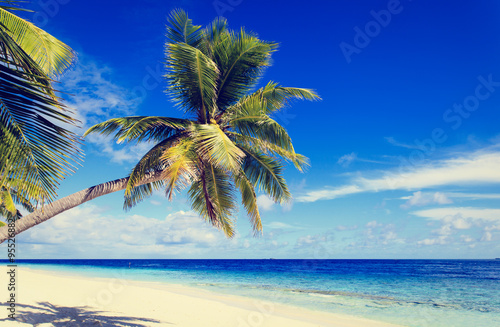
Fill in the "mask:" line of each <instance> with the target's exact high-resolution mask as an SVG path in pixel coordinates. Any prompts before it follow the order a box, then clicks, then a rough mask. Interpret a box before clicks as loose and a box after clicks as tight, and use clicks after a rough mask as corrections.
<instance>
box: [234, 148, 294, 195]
mask: <svg viewBox="0 0 500 327" xmlns="http://www.w3.org/2000/svg"><path fill="white" fill-rule="evenodd" d="M240 147H241V149H242V150H243V152H245V154H246V155H247V156H246V158H245V162H244V164H243V170H244V172H245V175H246V176H247V177H248V179H249V180H250V181H251V182H252V183H253V184H254V185H255V186H257V187H259V189H261V190H263V191H264V192H266V193H267V194H268V195H269V196H270V197H271V198H272V199H273V200H274V201H275V202H278V203H285V202H287V201H289V200H291V198H292V195H291V194H290V191H289V190H288V186H287V185H286V182H285V179H284V178H283V165H282V164H281V163H280V162H279V160H276V159H273V158H271V157H269V156H267V155H265V154H263V153H262V152H259V151H256V150H254V149H251V148H249V147H247V146H240Z"/></svg>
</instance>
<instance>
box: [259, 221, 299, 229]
mask: <svg viewBox="0 0 500 327" xmlns="http://www.w3.org/2000/svg"><path fill="white" fill-rule="evenodd" d="M264 227H267V228H272V229H284V228H297V227H295V226H292V225H289V224H286V223H282V222H280V221H272V222H270V223H269V224H264Z"/></svg>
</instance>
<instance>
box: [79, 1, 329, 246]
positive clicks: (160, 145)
mask: <svg viewBox="0 0 500 327" xmlns="http://www.w3.org/2000/svg"><path fill="white" fill-rule="evenodd" d="M165 48H166V50H165V52H166V71H167V72H166V74H165V79H166V82H167V89H166V93H167V95H169V97H170V98H171V99H172V100H173V102H174V103H175V104H176V106H178V107H179V108H180V109H181V110H182V111H183V112H184V114H185V115H184V116H185V117H186V118H168V117H158V116H154V117H148V116H133V117H124V118H114V119H110V120H108V121H105V122H103V123H100V124H97V125H95V126H93V127H91V128H90V129H89V130H88V131H87V132H86V134H89V133H95V132H99V133H102V134H105V135H113V136H114V138H115V139H116V140H117V141H119V142H140V141H148V142H154V144H155V145H154V146H153V147H152V148H151V149H150V150H149V151H148V152H147V153H146V154H145V155H144V156H143V157H142V158H141V159H140V161H139V162H138V163H137V164H136V165H135V167H134V168H133V169H132V171H131V173H130V176H129V179H128V183H127V186H126V188H125V204H124V207H125V208H126V209H129V208H131V207H133V206H134V205H135V204H137V203H138V202H139V201H141V200H142V199H144V198H145V197H146V196H149V195H151V194H152V192H153V191H154V190H156V189H159V188H163V189H164V190H165V193H166V196H167V197H168V198H169V199H172V197H173V195H174V194H175V193H176V192H178V191H181V190H183V189H185V188H188V197H189V200H190V202H191V205H192V208H193V209H194V210H195V211H196V212H197V213H198V214H199V215H201V216H202V217H203V218H205V219H206V220H208V221H209V222H210V223H211V224H212V225H214V226H215V227H217V228H219V229H222V230H223V231H224V233H225V234H226V235H227V236H228V237H232V236H233V235H234V221H233V217H234V215H235V211H236V210H237V207H238V205H237V197H236V195H237V193H238V192H240V193H241V198H242V204H243V207H244V208H245V209H246V212H247V213H248V216H249V218H250V221H251V224H252V227H253V229H254V232H259V231H261V230H262V224H261V219H260V214H259V209H258V207H257V196H256V191H255V188H256V187H257V188H258V190H260V191H263V192H265V193H266V194H267V195H268V196H269V197H270V198H272V199H273V200H274V201H275V202H277V203H283V202H286V201H288V200H290V199H291V194H290V191H289V190H288V187H287V185H286V182H285V179H284V178H283V168H284V162H285V161H289V162H292V163H293V164H294V165H295V166H296V167H297V168H298V169H299V170H302V169H303V168H304V167H305V166H306V165H307V158H306V157H304V156H302V155H300V154H298V153H296V152H295V150H294V148H293V145H292V141H291V138H290V136H289V135H288V134H287V132H286V130H285V129H284V128H283V127H282V126H280V124H278V123H277V122H276V121H275V120H273V119H272V118H271V116H272V114H273V113H275V112H276V111H278V110H280V109H281V108H283V107H284V106H285V105H287V103H288V102H289V101H290V100H292V99H294V98H298V99H308V100H313V99H319V97H318V96H317V95H316V93H315V92H314V91H312V90H309V89H303V88H295V87H282V86H280V85H278V84H277V83H273V82H269V83H267V85H265V86H264V87H261V88H259V89H257V90H255V88H256V84H257V82H258V80H259V78H260V77H261V76H262V75H263V72H264V69H265V68H266V67H267V66H269V65H270V58H271V54H272V53H273V52H274V51H275V50H276V49H277V44H276V43H273V42H267V41H262V40H260V39H259V38H258V37H257V36H256V35H255V34H253V33H248V32H246V31H245V30H244V29H240V30H239V31H233V30H230V29H229V28H228V25H227V22H226V20H225V19H224V18H218V19H216V20H214V21H213V22H212V23H211V24H210V25H208V26H207V27H205V28H202V27H201V26H196V25H193V24H192V21H191V19H189V18H188V16H187V14H186V13H185V12H184V11H182V10H174V11H173V12H172V13H171V15H170V18H169V20H168V25H167V42H166V47H165ZM252 90H253V92H252ZM151 173H160V174H161V175H160V176H161V177H160V178H159V179H158V180H156V181H154V182H150V183H146V184H142V183H141V181H143V180H144V179H145V177H146V176H147V175H148V174H151Z"/></svg>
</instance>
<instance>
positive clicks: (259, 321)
mask: <svg viewBox="0 0 500 327" xmlns="http://www.w3.org/2000/svg"><path fill="white" fill-rule="evenodd" d="M5 270H6V268H5V267H4V269H3V271H4V272H3V273H2V274H1V276H2V277H1V279H0V285H1V286H0V289H1V290H2V291H1V297H2V304H3V306H4V308H2V313H1V316H0V326H9V327H10V326H38V327H49V326H54V327H58V326H130V327H132V326H133V327H141V326H182V327H257V326H259V327H281V326H283V327H313V326H314V327H318V326H325V327H330V326H335V327H358V326H359V327H389V326H395V325H391V324H387V323H382V322H377V321H371V320H366V319H362V318H357V317H350V316H345V315H337V314H329V313H323V312H317V311H312V310H307V309H302V308H297V307H292V306H286V305H281V304H276V303H271V302H265V301H259V300H254V299H250V298H245V297H238V296H232V295H225V294H217V293H213V292H209V291H206V290H202V289H197V288H190V287H185V286H179V285H172V284H162V283H151V282H139V281H130V280H126V279H121V278H118V277H117V278H108V279H105V278H98V279H97V278H96V279H91V278H87V277H82V276H78V275H70V274H65V273H61V272H51V271H45V270H32V269H27V268H19V267H18V268H17V271H16V287H17V290H18V292H17V295H16V307H15V308H16V318H17V320H16V321H12V320H11V319H7V314H8V310H7V307H5V301H6V300H5V299H7V298H8V294H7V293H8V291H7V285H8V283H9V282H8V278H9V276H8V274H7V273H6V272H5Z"/></svg>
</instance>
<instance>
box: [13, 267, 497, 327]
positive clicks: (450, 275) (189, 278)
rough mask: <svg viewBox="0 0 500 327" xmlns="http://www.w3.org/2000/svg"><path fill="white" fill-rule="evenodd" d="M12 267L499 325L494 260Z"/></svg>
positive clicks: (402, 317)
mask: <svg viewBox="0 0 500 327" xmlns="http://www.w3.org/2000/svg"><path fill="white" fill-rule="evenodd" d="M4 262H5V261H4ZM17 263H18V265H19V266H25V267H31V268H37V269H50V270H60V271H65V272H73V273H79V274H84V275H86V276H95V277H116V276H120V277H121V278H127V279H134V280H145V281H157V282H166V283H176V284H183V285H188V286H194V287H199V288H205V289H208V290H212V291H216V292H219V293H221V292H222V293H228V294H235V295H243V296H247V297H254V298H257V299H265V300H266V301H273V302H280V303H285V304H290V305H296V306H303V307H307V308H310V309H314V310H321V311H327V312H333V313H343V314H350V315H355V316H361V317H365V318H369V319H375V320H381V321H386V322H391V323H395V324H400V325H404V326H415V327H416V326H422V327H426V326H446V327H451V326H475V327H482V326H484V327H491V326H500V260H20V261H18V262H17ZM129 265H130V268H129Z"/></svg>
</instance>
